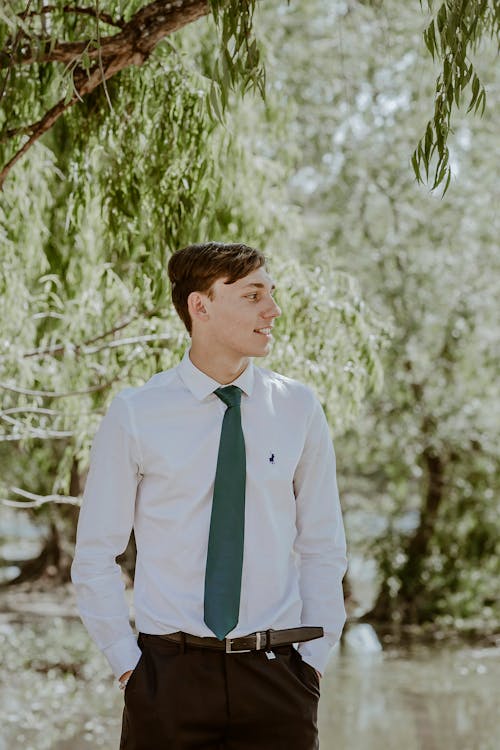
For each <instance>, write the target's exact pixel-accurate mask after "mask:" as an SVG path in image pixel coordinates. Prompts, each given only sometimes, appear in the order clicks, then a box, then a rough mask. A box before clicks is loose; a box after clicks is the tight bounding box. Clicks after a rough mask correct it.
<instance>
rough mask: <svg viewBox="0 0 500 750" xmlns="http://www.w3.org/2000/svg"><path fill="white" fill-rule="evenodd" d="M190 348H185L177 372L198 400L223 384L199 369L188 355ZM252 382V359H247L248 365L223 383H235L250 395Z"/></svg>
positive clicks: (201, 399)
mask: <svg viewBox="0 0 500 750" xmlns="http://www.w3.org/2000/svg"><path fill="white" fill-rule="evenodd" d="M190 351H191V350H190V349H186V351H185V352H184V356H183V358H182V360H181V361H180V362H179V364H178V365H177V372H178V374H179V377H180V378H181V380H182V382H183V383H184V385H185V386H186V387H187V388H189V390H190V391H191V393H192V394H193V396H194V397H195V398H197V399H198V401H203V399H204V398H206V397H207V396H209V395H210V394H211V393H213V392H214V391H215V390H216V388H223V387H224V385H222V384H221V383H218V382H217V381H216V380H214V379H213V378H211V377H210V376H209V375H207V374H206V373H204V372H202V371H201V370H199V369H198V368H197V367H196V366H195V365H194V364H193V363H192V362H191V359H190V357H189V352H190ZM253 383H254V366H253V362H252V360H250V361H249V363H248V366H247V367H246V368H245V370H243V372H242V373H241V375H240V376H239V377H237V378H236V380H233V382H232V383H226V384H225V385H237V386H238V388H241V390H242V391H243V393H245V394H246V395H247V396H251V395H252V390H253Z"/></svg>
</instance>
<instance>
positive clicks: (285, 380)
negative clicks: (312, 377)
mask: <svg viewBox="0 0 500 750" xmlns="http://www.w3.org/2000/svg"><path fill="white" fill-rule="evenodd" d="M255 372H256V376H257V378H258V380H259V381H260V382H261V384H262V385H263V386H264V388H266V389H267V390H271V391H273V392H274V393H275V394H276V395H279V394H283V396H285V397H287V398H290V396H292V397H293V398H294V399H300V400H303V401H304V402H305V403H306V404H307V405H311V406H312V405H313V403H314V402H315V401H316V394H315V393H314V391H313V389H312V388H311V387H310V386H309V385H307V384H306V383H303V382H302V381H300V380H296V379H295V378H291V377H290V376H288V375H283V374H282V373H280V372H275V371H274V370H269V369H267V368H265V367H255Z"/></svg>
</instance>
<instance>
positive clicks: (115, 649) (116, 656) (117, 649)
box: [103, 636, 142, 678]
mask: <svg viewBox="0 0 500 750" xmlns="http://www.w3.org/2000/svg"><path fill="white" fill-rule="evenodd" d="M141 653H142V652H141V649H140V648H139V646H138V645H137V639H136V638H134V636H131V637H128V636H127V638H122V639H121V641H118V642H117V643H113V644H112V645H111V646H108V647H107V648H105V649H103V654H104V656H105V657H106V659H107V660H108V661H109V663H110V666H111V669H112V670H113V674H114V675H115V676H116V677H118V678H120V677H121V676H122V674H124V672H128V671H129V669H135V667H136V666H137V662H138V661H139V659H140V658H141Z"/></svg>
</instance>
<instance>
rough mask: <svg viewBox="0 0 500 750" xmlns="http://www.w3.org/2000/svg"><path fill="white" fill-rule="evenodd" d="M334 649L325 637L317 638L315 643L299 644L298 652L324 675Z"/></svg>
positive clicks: (305, 642) (304, 642)
mask: <svg viewBox="0 0 500 750" xmlns="http://www.w3.org/2000/svg"><path fill="white" fill-rule="evenodd" d="M332 648H333V646H332V644H331V641H330V640H329V639H328V638H326V637H325V636H323V638H316V639H315V640H314V641H303V642H302V643H299V645H298V647H297V651H298V652H299V654H300V655H301V657H302V659H303V660H304V661H306V662H307V663H308V664H310V665H311V667H314V669H317V670H318V672H320V673H321V674H322V675H323V674H325V669H326V665H327V663H328V658H329V656H330V652H331V650H332Z"/></svg>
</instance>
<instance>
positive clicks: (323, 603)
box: [294, 396, 347, 673]
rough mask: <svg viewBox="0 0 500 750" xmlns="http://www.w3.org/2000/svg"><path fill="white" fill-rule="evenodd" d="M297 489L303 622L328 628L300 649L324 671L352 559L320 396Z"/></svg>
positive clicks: (338, 625)
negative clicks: (348, 564) (343, 579)
mask: <svg viewBox="0 0 500 750" xmlns="http://www.w3.org/2000/svg"><path fill="white" fill-rule="evenodd" d="M294 491H295V497H296V505H297V538H296V542H295V551H296V552H297V553H298V555H299V557H300V593H301V598H302V602H303V608H302V618H301V619H302V624H303V625H316V626H322V627H323V628H324V631H325V635H324V637H323V638H318V639H317V640H314V641H308V642H305V643H300V644H299V651H300V653H301V655H302V658H303V659H304V661H307V662H308V663H309V664H311V665H312V666H313V667H314V668H315V669H316V671H317V672H319V673H323V672H324V669H325V666H326V663H327V661H328V656H329V653H330V650H331V649H332V647H333V646H334V645H335V644H336V643H337V641H338V640H339V638H340V635H341V633H342V628H343V626H344V623H345V619H346V614H345V607H344V595H343V591H342V578H343V577H344V574H345V571H346V569H347V559H346V542H345V533H344V525H343V522H342V513H341V508H340V502H339V494H338V489H337V479H336V467H335V452H334V448H333V444H332V440H331V438H330V431H329V428H328V424H327V421H326V418H325V415H324V412H323V409H322V407H321V404H320V403H319V401H318V400H317V398H316V397H315V396H314V405H313V412H312V416H311V419H310V422H309V426H308V430H307V434H306V439H305V443H304V449H303V452H302V455H301V457H300V460H299V463H298V465H297V468H296V470H295V475H294Z"/></svg>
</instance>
